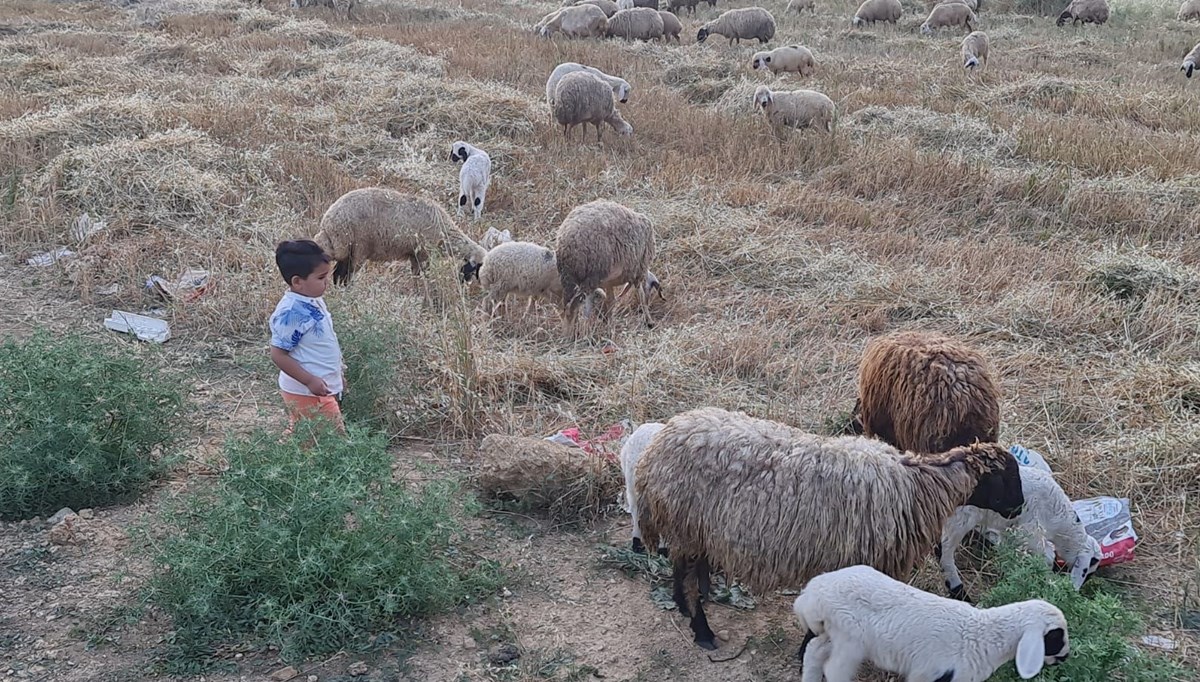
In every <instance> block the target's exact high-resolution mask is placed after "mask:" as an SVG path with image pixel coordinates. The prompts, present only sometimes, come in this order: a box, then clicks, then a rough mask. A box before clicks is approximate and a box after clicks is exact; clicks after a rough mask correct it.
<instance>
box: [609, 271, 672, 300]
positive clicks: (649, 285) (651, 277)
mask: <svg viewBox="0 0 1200 682" xmlns="http://www.w3.org/2000/svg"><path fill="white" fill-rule="evenodd" d="M632 288H633V285H632V284H629V283H626V284H625V286H624V287H622V288H621V293H619V294H617V298H618V299H620V298H621V297H623V296H624V295H625V294H626V293H627V292H628V291H629V290H630V289H632ZM642 289H643V290H644V291H645V292H646V298H649V297H650V295H651V294H653V293H654V292H656V291H657V292H658V297H659V299H661V300H663V301H665V300H667V297H666V296H664V295H663V290H662V282H660V281H658V277H657V276H655V274H654V273H653V272H650V271H649V270H647V271H646V283H645V284H644V285H643V286H642Z"/></svg>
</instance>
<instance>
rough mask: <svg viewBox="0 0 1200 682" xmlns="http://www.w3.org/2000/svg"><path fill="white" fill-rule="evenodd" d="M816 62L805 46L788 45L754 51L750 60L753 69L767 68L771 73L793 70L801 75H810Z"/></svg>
mask: <svg viewBox="0 0 1200 682" xmlns="http://www.w3.org/2000/svg"><path fill="white" fill-rule="evenodd" d="M816 65H817V62H816V60H814V59H813V54H812V52H811V51H810V50H809V49H808V48H807V47H801V46H799V45H788V46H787V47H777V48H775V49H774V50H770V51H763V52H755V53H754V57H752V58H751V60H750V66H751V68H753V69H754V70H756V71H757V70H758V69H767V70H769V71H770V72H771V73H779V72H781V71H794V72H796V73H798V74H800V75H801V76H811V75H812V73H813V69H814V68H816Z"/></svg>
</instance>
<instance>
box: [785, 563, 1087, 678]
mask: <svg viewBox="0 0 1200 682" xmlns="http://www.w3.org/2000/svg"><path fill="white" fill-rule="evenodd" d="M792 610H793V612H794V613H795V615H796V620H797V621H799V624H800V627H801V629H803V630H804V631H805V635H804V642H803V643H802V644H801V645H800V652H801V656H802V658H803V660H804V663H803V674H802V676H801V678H800V679H801V682H821V681H822V679H824V680H827V681H828V682H850V680H852V679H853V678H854V676H855V673H856V672H857V671H858V668H859V666H860V665H861V664H862V663H863V661H870V662H871V663H872V664H874V665H875V666H876V667H878V668H880V669H882V670H885V671H888V672H892V673H896V674H899V675H902V676H903V677H904V679H905V680H908V681H909V682H917V681H920V682H950V681H951V680H953V682H985V680H987V679H988V678H989V677H991V676H992V673H994V672H996V669H997V668H999V667H1000V666H1002V665H1004V664H1005V663H1007V662H1008V661H1011V660H1013V659H1016V665H1017V673H1018V674H1019V675H1020V676H1021V678H1022V679H1026V680H1027V679H1030V678H1032V677H1033V676H1035V675H1037V674H1038V673H1039V672H1041V671H1042V668H1043V667H1044V666H1050V665H1057V664H1058V663H1061V662H1062V661H1065V660H1066V659H1067V657H1068V656H1069V655H1070V650H1071V644H1070V637H1069V636H1068V634H1067V619H1066V618H1065V617H1064V616H1063V613H1062V611H1060V610H1059V609H1058V607H1056V606H1054V605H1053V604H1051V603H1049V602H1046V601H1043V600H1041V599H1030V600H1027V601H1022V602H1016V603H1013V604H1005V605H1004V606H997V607H995V608H991V609H977V608H975V607H974V606H971V605H970V604H965V603H963V602H960V601H954V600H953V599H946V598H945V597H940V596H938V595H935V594H930V593H928V592H923V591H921V590H919V589H917V588H915V587H913V586H911V585H907V584H905V583H902V582H900V581H899V580H896V579H894V578H891V577H889V576H887V575H884V574H883V573H881V572H879V571H877V570H875V569H874V568H871V567H869V566H863V565H859V566H849V567H846V568H841V569H838V570H836V571H831V572H829V573H824V574H822V575H818V576H816V577H815V578H813V579H812V580H810V581H809V582H808V585H806V586H805V587H804V589H803V591H801V592H800V596H798V597H796V601H795V603H794V604H793V607H792Z"/></svg>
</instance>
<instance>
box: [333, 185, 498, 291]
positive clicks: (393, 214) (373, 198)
mask: <svg viewBox="0 0 1200 682" xmlns="http://www.w3.org/2000/svg"><path fill="white" fill-rule="evenodd" d="M313 241H315V242H316V243H317V244H319V245H320V246H321V248H322V249H324V250H325V253H327V254H329V257H330V258H331V259H333V261H334V262H335V266H334V268H333V282H334V284H347V283H349V282H350V277H351V276H352V275H353V274H354V272H355V271H356V270H357V269H358V267H359V266H360V265H361V264H362V262H363V261H368V260H373V261H397V260H408V261H409V262H410V263H411V264H412V272H413V276H417V275H420V274H421V270H422V268H423V267H424V265H425V263H426V261H428V260H429V250H430V249H431V248H433V247H435V246H436V247H437V248H439V249H440V250H441V251H442V253H444V254H445V255H447V256H454V257H457V258H460V259H462V261H463V266H462V269H461V274H462V278H463V281H468V280H469V279H470V278H471V276H472V275H474V274H476V273H477V272H478V270H479V266H480V265H481V264H482V263H483V258H484V255H485V254H486V252H485V251H484V249H483V247H482V246H480V245H479V244H477V243H476V242H475V241H474V240H472V239H471V238H469V237H467V236H466V235H465V234H463V233H462V231H461V230H459V229H458V226H456V225H455V224H454V219H453V218H451V217H450V214H449V213H447V212H446V209H444V208H442V207H441V206H438V205H437V204H435V203H434V202H432V201H430V200H429V199H425V198H424V197H418V196H414V195H410V194H402V193H400V192H397V191H396V190H393V189H387V188H384V187H364V188H361V189H356V190H351V191H349V192H346V193H345V194H343V195H342V196H341V197H339V198H338V199H337V201H335V202H333V203H332V204H330V206H329V208H328V209H326V211H325V214H324V215H323V216H321V226H320V230H319V231H318V232H317V234H316V236H314V237H313Z"/></svg>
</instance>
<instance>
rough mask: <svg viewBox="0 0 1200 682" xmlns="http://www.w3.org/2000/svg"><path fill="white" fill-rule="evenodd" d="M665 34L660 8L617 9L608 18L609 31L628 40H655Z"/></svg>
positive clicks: (612, 34)
mask: <svg viewBox="0 0 1200 682" xmlns="http://www.w3.org/2000/svg"><path fill="white" fill-rule="evenodd" d="M662 34H663V20H662V16H660V15H659V13H658V10H656V9H650V8H648V7H634V8H633V9H622V10H617V13H616V14H614V15H612V18H611V19H609V20H608V33H607V35H608V36H610V37H612V36H616V37H618V38H624V39H626V40H646V41H650V40H654V39H655V38H661V37H662Z"/></svg>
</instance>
